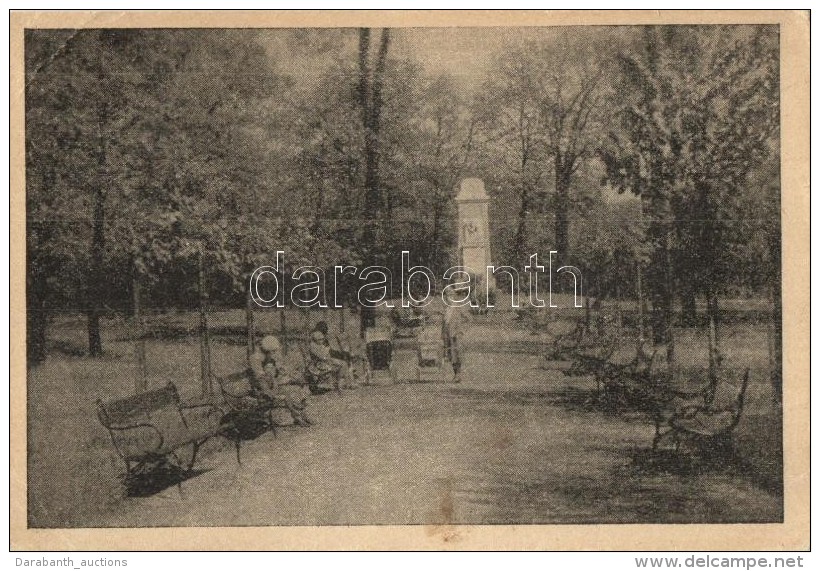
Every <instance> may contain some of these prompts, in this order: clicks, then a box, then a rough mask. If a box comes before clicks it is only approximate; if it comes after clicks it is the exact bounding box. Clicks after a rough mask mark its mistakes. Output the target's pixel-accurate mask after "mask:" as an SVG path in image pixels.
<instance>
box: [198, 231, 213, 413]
mask: <svg viewBox="0 0 820 571" xmlns="http://www.w3.org/2000/svg"><path fill="white" fill-rule="evenodd" d="M201 248H202V246H201V245H200V251H199V260H198V261H199V264H198V266H199V267H198V272H197V274H198V276H199V280H198V281H199V288H198V289H199V353H200V363H199V364H200V380H201V383H202V396H203V397H209V396H211V393H212V390H211V340H210V338H209V335H208V307H207V303H208V302H207V296H208V292H207V291H206V289H205V263H204V259H203V258H204V257H205V256H204V254H203V252H202V249H201Z"/></svg>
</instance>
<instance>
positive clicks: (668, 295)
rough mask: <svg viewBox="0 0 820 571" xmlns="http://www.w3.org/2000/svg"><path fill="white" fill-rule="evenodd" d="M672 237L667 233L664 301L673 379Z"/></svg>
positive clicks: (671, 376)
mask: <svg viewBox="0 0 820 571" xmlns="http://www.w3.org/2000/svg"><path fill="white" fill-rule="evenodd" d="M671 241H672V237H671V232H669V231H668V230H667V231H666V237H665V243H664V278H665V281H666V284H665V285H666V287H665V290H666V291H665V299H664V325H665V329H666V331H665V338H666V365H667V368H668V369H669V376H670V378H673V376H674V374H675V333H674V330H673V326H674V303H675V301H674V300H675V288H674V281H673V279H674V273H673V269H672V244H671Z"/></svg>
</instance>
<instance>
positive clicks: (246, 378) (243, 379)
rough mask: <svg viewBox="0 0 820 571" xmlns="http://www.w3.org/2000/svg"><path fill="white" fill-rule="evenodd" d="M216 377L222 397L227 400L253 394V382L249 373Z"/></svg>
mask: <svg viewBox="0 0 820 571" xmlns="http://www.w3.org/2000/svg"><path fill="white" fill-rule="evenodd" d="M214 377H215V378H216V380H217V382H218V383H219V389H220V391H221V392H222V396H223V397H225V398H226V399H231V398H243V397H246V396H249V395H251V394H253V383H252V382H251V373H250V372H249V371H241V372H238V373H231V374H230V375H227V376H225V377H218V376H216V375H214Z"/></svg>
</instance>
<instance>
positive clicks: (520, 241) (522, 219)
mask: <svg viewBox="0 0 820 571" xmlns="http://www.w3.org/2000/svg"><path fill="white" fill-rule="evenodd" d="M529 210H530V196H529V189H528V188H527V183H526V182H525V181H523V180H522V181H521V206H520V207H519V209H518V222H517V223H516V230H515V244H514V245H513V262H512V264H513V266H515V267H519V265H521V264H523V263H524V261H525V260H526V259H527V252H526V247H527V215H528V214H529Z"/></svg>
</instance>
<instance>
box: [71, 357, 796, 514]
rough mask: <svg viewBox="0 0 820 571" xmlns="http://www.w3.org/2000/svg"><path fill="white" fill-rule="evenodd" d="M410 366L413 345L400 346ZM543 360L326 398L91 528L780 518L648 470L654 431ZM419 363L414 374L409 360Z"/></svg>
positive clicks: (484, 364)
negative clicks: (305, 415)
mask: <svg viewBox="0 0 820 571" xmlns="http://www.w3.org/2000/svg"><path fill="white" fill-rule="evenodd" d="M397 358H398V361H399V366H400V367H408V368H409V366H410V362H409V358H410V354H409V353H406V352H400V353H399V355H398V357H397ZM537 365H538V362H537V359H536V357H534V356H532V355H523V354H517V353H493V354H481V353H477V352H475V353H471V354H470V356H469V363H468V366H467V369H466V372H465V373H466V374H465V382H464V383H462V384H459V385H453V384H400V385H395V386H388V387H362V388H359V389H356V390H352V391H346V392H345V393H344V394H343V395H341V396H338V395H334V394H328V395H323V396H321V397H317V398H316V399H315V400H314V402H313V403H312V416H313V417H314V419H315V420H316V422H317V425H316V426H315V427H313V428H310V429H299V428H287V429H283V430H281V431H280V434H279V437H278V438H276V439H274V438H273V436H272V435H270V434H266V435H263V436H262V437H260V438H259V439H258V440H256V441H253V442H249V443H247V444H245V445H244V447H243V451H242V456H243V462H242V464H241V465H238V464H237V463H236V460H235V457H234V453H233V449H232V447H230V446H227V445H226V444H225V443H224V442H219V441H214V442H213V443H212V444H211V446H210V449H209V450H206V451H205V456H204V457H203V459H202V462H201V464H200V467H201V468H204V469H205V470H206V471H205V472H204V473H202V474H200V475H198V476H196V477H194V478H191V479H189V480H188V481H186V482H185V483H184V484H183V493H182V494H180V493H179V492H178V491H177V489H176V488H170V489H168V490H165V491H163V492H161V493H159V494H157V495H155V496H152V497H149V498H127V499H119V500H116V501H113V502H110V503H108V504H107V505H106V506H105V509H104V510H101V511H100V512H98V513H95V514H93V516H92V515H91V514H89V515H90V516H91V517H93V520H94V521H93V522H87V523H86V525H88V524H90V525H94V526H129V527H130V526H146V525H149V526H157V525H162V526H213V525H221V526H236V525H320V524H336V525H344V524H422V523H424V524H447V523H476V524H477V523H484V524H487V523H551V522H561V523H581V522H655V521H658V522H660V521H664V522H677V521H686V522H693V521H776V520H778V519H780V517H781V513H782V499H781V498H780V497H779V496H778V495H775V494H771V493H768V492H767V491H765V490H763V489H761V488H759V487H757V486H755V485H754V484H753V483H752V482H751V481H749V480H747V479H746V478H743V477H741V476H738V475H737V474H730V473H725V472H716V473H707V474H700V475H691V476H684V475H678V474H670V473H653V474H649V473H642V472H641V471H639V470H636V468H635V467H634V464H633V462H632V457H633V455H634V454H635V453H636V451H638V450H640V449H643V448H645V447H647V446H648V444H649V442H650V441H651V437H652V432H653V430H652V426H651V424H650V423H649V422H648V421H647V420H646V419H643V418H640V417H639V416H637V415H635V416H632V417H629V416H626V417H625V416H606V415H603V414H602V413H600V412H595V411H589V410H584V409H583V408H577V407H576V408H574V409H573V408H571V407H567V406H566V405H564V404H561V403H558V402H556V401H555V400H554V397H553V396H552V395H554V393H555V392H556V391H559V390H560V389H561V387H563V386H565V385H566V383H567V382H572V383H574V385H575V386H576V388H579V384H580V387H581V388H583V384H584V383H589V381H583V380H582V381H578V380H572V381H568V379H567V378H566V377H563V375H561V374H560V373H559V372H558V371H544V370H538V369H537ZM408 370H409V369H408Z"/></svg>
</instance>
